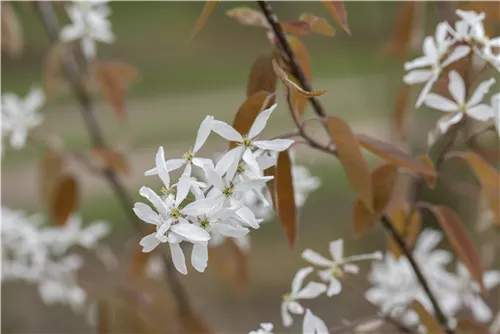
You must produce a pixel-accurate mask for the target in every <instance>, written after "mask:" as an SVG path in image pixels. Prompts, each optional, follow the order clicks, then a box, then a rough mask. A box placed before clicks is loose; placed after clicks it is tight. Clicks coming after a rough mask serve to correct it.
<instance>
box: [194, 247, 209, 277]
mask: <svg viewBox="0 0 500 334" xmlns="http://www.w3.org/2000/svg"><path fill="white" fill-rule="evenodd" d="M207 263H208V247H207V243H206V242H204V243H202V242H199V243H195V244H194V245H193V251H192V253H191V264H192V265H193V267H194V269H196V270H197V271H199V272H200V273H202V272H204V271H205V268H206V267H207Z"/></svg>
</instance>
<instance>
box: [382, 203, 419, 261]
mask: <svg viewBox="0 0 500 334" xmlns="http://www.w3.org/2000/svg"><path fill="white" fill-rule="evenodd" d="M408 214H409V212H408V207H407V205H406V203H403V202H399V203H398V204H397V205H394V206H393V207H392V209H391V210H390V211H389V212H388V216H389V219H390V221H391V223H392V226H393V227H394V228H395V229H396V231H397V232H398V234H399V235H401V236H403V238H404V239H405V241H406V244H407V245H409V246H413V244H414V243H415V241H416V239H417V236H418V233H419V232H420V227H421V218H422V217H421V215H420V211H418V210H414V211H413V212H412V213H411V214H412V215H411V217H410V218H409V219H408ZM407 222H408V224H407ZM388 243H389V250H390V251H391V253H392V254H393V255H394V257H395V258H396V259H398V258H399V257H400V256H401V254H402V250H401V248H400V247H399V245H398V243H397V242H396V241H395V240H394V238H392V237H391V236H389V237H388Z"/></svg>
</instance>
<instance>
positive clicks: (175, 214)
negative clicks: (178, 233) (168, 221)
mask: <svg viewBox="0 0 500 334" xmlns="http://www.w3.org/2000/svg"><path fill="white" fill-rule="evenodd" d="M170 217H172V218H175V219H177V218H179V217H182V213H181V211H180V210H179V209H178V208H173V209H172V211H170Z"/></svg>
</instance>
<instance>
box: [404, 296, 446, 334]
mask: <svg viewBox="0 0 500 334" xmlns="http://www.w3.org/2000/svg"><path fill="white" fill-rule="evenodd" d="M411 308H412V309H413V310H415V312H417V314H418V317H419V319H420V322H421V323H422V325H424V327H425V328H427V332H428V333H432V334H440V333H444V331H443V329H442V328H441V325H440V324H439V322H438V321H437V319H436V318H435V317H434V316H433V315H432V314H430V313H429V311H427V310H426V309H425V307H424V306H423V305H422V304H420V302H419V301H418V300H414V301H413V302H412V303H411Z"/></svg>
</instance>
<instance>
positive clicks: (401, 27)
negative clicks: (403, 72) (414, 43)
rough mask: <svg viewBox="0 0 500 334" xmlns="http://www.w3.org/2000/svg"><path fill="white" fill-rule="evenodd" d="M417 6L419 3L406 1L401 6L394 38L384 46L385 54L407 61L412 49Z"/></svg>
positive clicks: (393, 34)
mask: <svg viewBox="0 0 500 334" xmlns="http://www.w3.org/2000/svg"><path fill="white" fill-rule="evenodd" d="M417 6H419V3H418V2H417V1H405V2H402V3H401V4H400V5H399V9H398V11H397V13H396V24H395V26H394V29H393V33H392V36H391V37H390V38H389V40H388V41H387V42H386V43H385V44H384V46H383V52H384V53H388V54H394V55H395V56H396V58H397V59H399V60H403V59H405V55H406V52H407V51H408V50H409V48H410V47H411V40H412V37H413V36H412V35H413V31H414V28H415V22H416V10H417Z"/></svg>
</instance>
